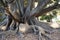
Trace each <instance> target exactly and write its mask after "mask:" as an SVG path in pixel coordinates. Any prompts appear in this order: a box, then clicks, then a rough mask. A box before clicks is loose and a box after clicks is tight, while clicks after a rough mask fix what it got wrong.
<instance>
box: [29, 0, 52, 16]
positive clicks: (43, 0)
mask: <svg viewBox="0 0 60 40" xmlns="http://www.w3.org/2000/svg"><path fill="white" fill-rule="evenodd" d="M50 1H51V0H38V6H37V7H36V8H35V9H33V10H32V11H31V12H30V16H33V15H34V14H36V13H38V12H39V11H41V10H42V9H43V8H44V7H45V6H46V4H47V3H49V2H50Z"/></svg>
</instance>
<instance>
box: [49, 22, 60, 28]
mask: <svg viewBox="0 0 60 40" xmlns="http://www.w3.org/2000/svg"><path fill="white" fill-rule="evenodd" d="M50 26H51V27H52V28H60V26H59V24H58V23H51V24H50Z"/></svg>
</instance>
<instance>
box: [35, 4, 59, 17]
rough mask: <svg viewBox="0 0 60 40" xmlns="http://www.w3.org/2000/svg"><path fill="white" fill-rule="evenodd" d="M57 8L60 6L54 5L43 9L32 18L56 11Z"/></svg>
mask: <svg viewBox="0 0 60 40" xmlns="http://www.w3.org/2000/svg"><path fill="white" fill-rule="evenodd" d="M58 8H60V4H56V5H53V6H50V7H48V8H45V9H43V10H41V11H40V12H39V13H36V14H35V15H34V16H36V17H38V16H41V15H44V14H46V13H47V12H49V11H52V10H54V9H58Z"/></svg>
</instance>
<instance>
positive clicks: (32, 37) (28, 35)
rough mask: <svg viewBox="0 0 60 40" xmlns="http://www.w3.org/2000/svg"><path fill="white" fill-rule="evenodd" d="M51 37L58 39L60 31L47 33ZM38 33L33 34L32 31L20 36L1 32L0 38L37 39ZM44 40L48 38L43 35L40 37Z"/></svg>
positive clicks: (5, 39) (11, 39)
mask: <svg viewBox="0 0 60 40" xmlns="http://www.w3.org/2000/svg"><path fill="white" fill-rule="evenodd" d="M49 35H50V37H51V40H60V32H59V31H55V32H54V33H52V34H49ZM38 38H39V37H38V35H36V34H33V33H28V34H25V35H24V36H23V37H20V36H19V35H17V34H12V33H11V34H8V33H6V34H5V33H3V34H0V40H38ZM42 38H43V39H44V40H49V39H47V38H45V37H42Z"/></svg>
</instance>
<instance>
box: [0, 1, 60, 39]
mask: <svg viewBox="0 0 60 40" xmlns="http://www.w3.org/2000/svg"><path fill="white" fill-rule="evenodd" d="M35 2H37V3H38V5H37V6H36V7H34V3H35ZM50 2H51V0H0V3H1V5H2V7H3V8H4V11H5V14H6V19H5V20H4V21H3V22H2V23H1V24H0V26H5V27H6V29H5V31H8V30H16V32H18V33H20V31H21V30H23V28H24V27H26V26H29V27H26V30H28V31H30V29H33V31H34V33H36V32H37V30H38V34H39V39H41V37H42V35H41V34H43V35H45V36H47V35H48V34H45V32H47V33H52V31H51V30H52V28H50V27H43V26H40V25H41V24H40V22H39V21H38V20H37V19H36V18H37V17H39V16H41V15H44V14H46V13H47V12H49V11H52V10H54V9H58V8H60V4H58V3H54V5H52V6H49V7H46V6H47V5H48V4H49V3H50ZM21 24H23V25H24V27H23V26H22V25H21ZM21 26H22V29H21V28H20V27H21ZM19 30H20V31H19ZM25 32H26V31H25ZM25 32H22V33H25ZM48 38H50V36H48Z"/></svg>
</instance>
